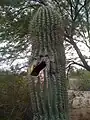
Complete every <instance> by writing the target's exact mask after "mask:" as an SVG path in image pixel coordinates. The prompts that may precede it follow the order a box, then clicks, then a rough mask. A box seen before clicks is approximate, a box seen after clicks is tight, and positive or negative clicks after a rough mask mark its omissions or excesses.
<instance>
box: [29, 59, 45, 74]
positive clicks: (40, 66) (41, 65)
mask: <svg viewBox="0 0 90 120" xmlns="http://www.w3.org/2000/svg"><path fill="white" fill-rule="evenodd" d="M45 67H46V62H45V61H41V62H40V63H38V64H37V65H36V66H35V67H34V68H33V70H32V72H31V75H32V76H38V74H39V72H40V71H41V70H42V69H43V68H45Z"/></svg>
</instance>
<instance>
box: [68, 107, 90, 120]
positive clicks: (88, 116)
mask: <svg viewBox="0 0 90 120" xmlns="http://www.w3.org/2000/svg"><path fill="white" fill-rule="evenodd" d="M70 120H90V108H78V109H72V110H70Z"/></svg>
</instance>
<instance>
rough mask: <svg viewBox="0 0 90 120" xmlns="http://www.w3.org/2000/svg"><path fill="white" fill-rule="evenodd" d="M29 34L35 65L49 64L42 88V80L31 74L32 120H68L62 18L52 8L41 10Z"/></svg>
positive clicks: (34, 19) (34, 18)
mask: <svg viewBox="0 0 90 120" xmlns="http://www.w3.org/2000/svg"><path fill="white" fill-rule="evenodd" d="M30 30H31V36H32V38H33V40H32V56H33V59H32V61H33V60H34V58H36V59H40V60H41V59H44V60H45V61H46V68H45V69H44V70H43V71H44V83H43V84H44V86H43V87H41V83H40V78H39V77H32V76H31V75H30V73H29V78H30V89H31V90H30V93H31V102H32V107H33V116H34V117H33V120H68V101H67V89H66V79H65V53H64V46H63V34H62V33H63V32H62V30H61V25H60V17H59V15H58V14H57V12H56V11H55V10H53V9H52V8H51V7H48V6H41V7H40V8H39V9H38V11H37V13H36V14H35V15H34V17H33V20H32V24H31V25H30ZM40 56H42V58H40ZM32 61H31V62H32ZM36 79H37V83H36V85H35V80H36Z"/></svg>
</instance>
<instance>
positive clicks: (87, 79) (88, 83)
mask: <svg viewBox="0 0 90 120" xmlns="http://www.w3.org/2000/svg"><path fill="white" fill-rule="evenodd" d="M70 78H75V79H76V84H75V85H76V86H77V89H78V90H83V91H88V90H90V72H88V71H86V70H82V69H81V70H77V71H76V72H74V71H73V72H72V73H71V75H70Z"/></svg>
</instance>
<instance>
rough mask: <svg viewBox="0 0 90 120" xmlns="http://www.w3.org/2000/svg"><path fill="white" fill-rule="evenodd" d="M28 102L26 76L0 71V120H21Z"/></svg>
mask: <svg viewBox="0 0 90 120" xmlns="http://www.w3.org/2000/svg"><path fill="white" fill-rule="evenodd" d="M29 103H30V95H29V89H28V82H27V79H26V77H24V76H21V75H18V74H12V73H11V72H8V71H7V72H5V71H2V72H1V73H0V120H1V119H2V118H6V119H12V120H16V119H17V120H23V119H24V114H25V113H26V110H27V108H28V106H29Z"/></svg>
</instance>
